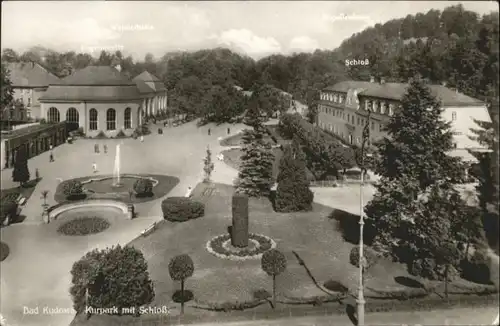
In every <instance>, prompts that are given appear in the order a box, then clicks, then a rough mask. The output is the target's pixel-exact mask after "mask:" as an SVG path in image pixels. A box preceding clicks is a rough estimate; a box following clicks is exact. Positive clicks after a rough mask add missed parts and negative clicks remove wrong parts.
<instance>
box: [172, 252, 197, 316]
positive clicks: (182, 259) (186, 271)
mask: <svg viewBox="0 0 500 326" xmlns="http://www.w3.org/2000/svg"><path fill="white" fill-rule="evenodd" d="M168 272H169V274H170V277H171V278H172V280H174V281H180V282H181V297H182V298H181V314H184V301H185V300H184V297H185V295H184V281H185V280H186V279H187V278H188V277H191V276H193V272H194V263H193V260H192V259H191V257H189V255H186V254H183V255H179V256H175V257H174V258H172V259H171V260H170V263H169V264H168Z"/></svg>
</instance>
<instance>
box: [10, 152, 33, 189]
mask: <svg viewBox="0 0 500 326" xmlns="http://www.w3.org/2000/svg"><path fill="white" fill-rule="evenodd" d="M29 179H30V171H29V169H28V155H27V153H26V149H25V148H24V147H23V146H21V147H20V148H19V150H18V151H17V153H16V158H15V161H14V169H13V170H12V181H14V182H19V184H20V185H21V186H23V185H24V184H25V183H26V182H28V181H29Z"/></svg>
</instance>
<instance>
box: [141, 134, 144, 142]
mask: <svg viewBox="0 0 500 326" xmlns="http://www.w3.org/2000/svg"><path fill="white" fill-rule="evenodd" d="M143 142H144V136H142V135H141V143H143Z"/></svg>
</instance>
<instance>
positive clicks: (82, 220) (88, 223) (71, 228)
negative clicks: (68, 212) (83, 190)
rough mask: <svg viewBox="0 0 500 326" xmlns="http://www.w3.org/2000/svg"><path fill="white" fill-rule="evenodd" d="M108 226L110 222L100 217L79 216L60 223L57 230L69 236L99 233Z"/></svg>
mask: <svg viewBox="0 0 500 326" xmlns="http://www.w3.org/2000/svg"><path fill="white" fill-rule="evenodd" d="M109 226H110V223H109V222H108V221H107V220H105V219H103V218H101V217H96V216H92V217H79V218H76V219H74V220H71V221H68V222H66V223H64V224H62V225H61V226H60V227H59V228H58V229H57V232H59V233H61V234H64V235H70V236H81V235H90V234H96V233H100V232H102V231H104V230H106V229H107V228H109Z"/></svg>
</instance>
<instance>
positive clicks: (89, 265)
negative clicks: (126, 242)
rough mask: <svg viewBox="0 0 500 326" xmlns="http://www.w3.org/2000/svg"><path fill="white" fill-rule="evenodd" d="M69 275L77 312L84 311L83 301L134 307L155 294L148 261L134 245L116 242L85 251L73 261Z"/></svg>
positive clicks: (148, 301)
mask: <svg viewBox="0 0 500 326" xmlns="http://www.w3.org/2000/svg"><path fill="white" fill-rule="evenodd" d="M71 275H72V286H71V288H70V294H71V296H72V299H73V307H74V309H75V310H76V311H77V312H78V313H82V312H84V311H85V306H86V305H88V306H92V307H95V308H111V307H117V308H118V310H119V311H121V309H122V308H130V307H136V310H137V309H138V307H140V306H143V305H145V304H148V303H151V302H152V301H153V298H154V296H155V294H154V289H153V282H152V281H151V279H150V277H149V272H148V265H147V262H146V260H145V259H144V256H143V254H142V252H140V251H139V250H138V249H136V248H134V247H129V246H126V247H121V246H116V247H112V248H106V249H104V250H98V249H95V250H93V251H91V252H88V253H87V254H86V255H85V256H83V257H82V258H81V259H80V260H79V261H77V262H76V263H75V264H74V265H73V268H72V269H71ZM86 292H87V293H88V298H87V299H86V298H85V297H86Z"/></svg>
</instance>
